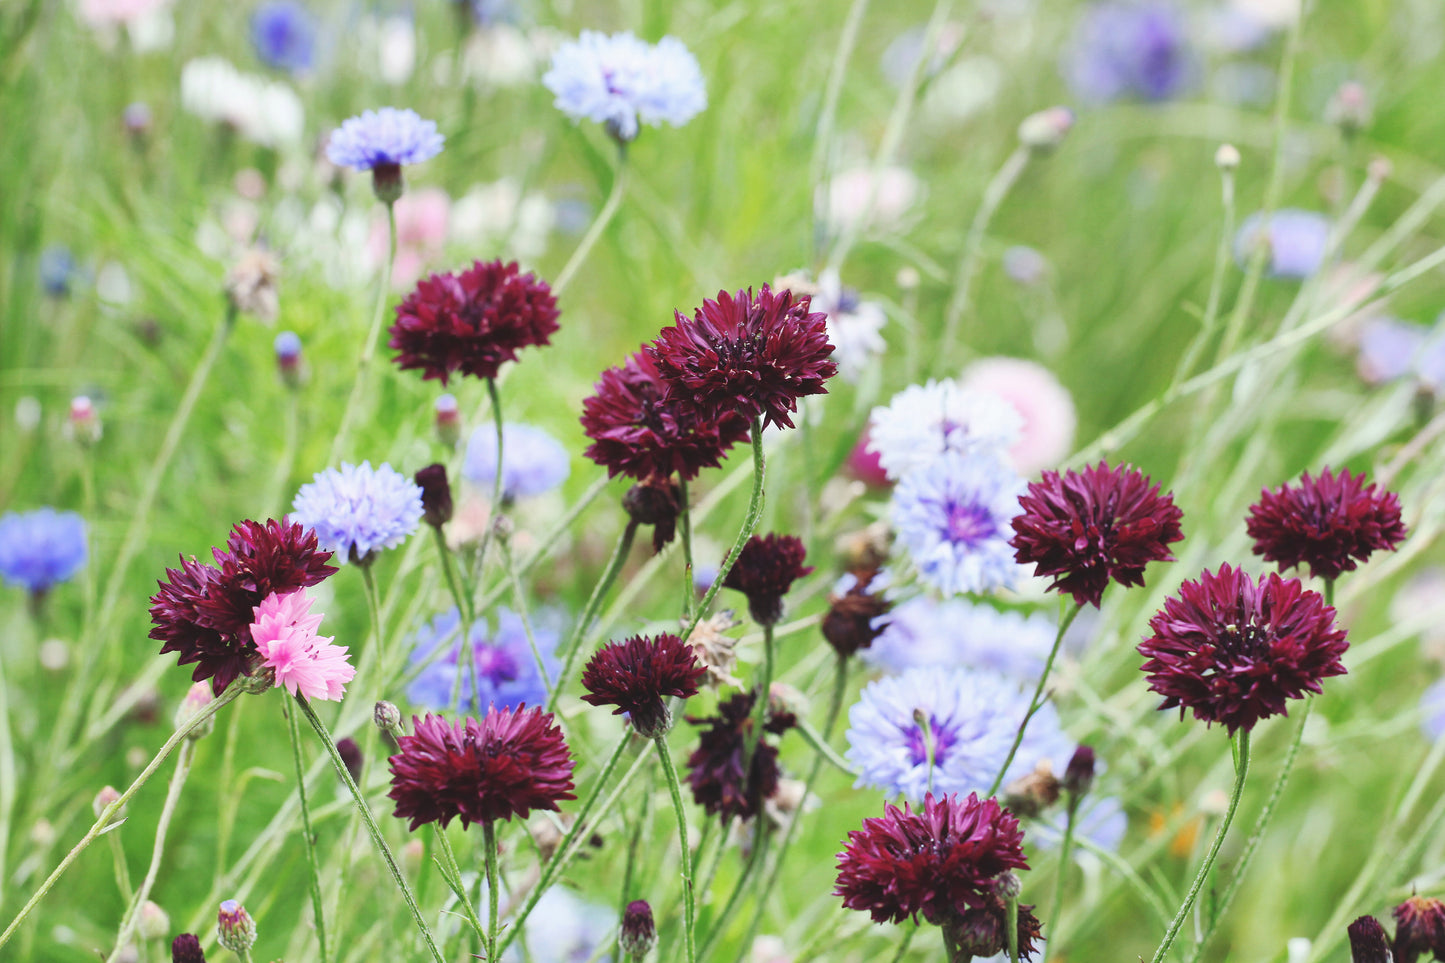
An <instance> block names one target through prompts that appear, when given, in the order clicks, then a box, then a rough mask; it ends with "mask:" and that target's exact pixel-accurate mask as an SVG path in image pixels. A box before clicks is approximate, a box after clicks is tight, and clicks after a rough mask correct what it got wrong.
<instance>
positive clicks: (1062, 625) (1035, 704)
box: [984, 602, 1083, 796]
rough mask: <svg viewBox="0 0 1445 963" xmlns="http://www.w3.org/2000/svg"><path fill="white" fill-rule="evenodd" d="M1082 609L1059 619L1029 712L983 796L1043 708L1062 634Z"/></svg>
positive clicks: (995, 785)
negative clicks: (1045, 690) (1032, 720)
mask: <svg viewBox="0 0 1445 963" xmlns="http://www.w3.org/2000/svg"><path fill="white" fill-rule="evenodd" d="M1063 604H1064V605H1067V604H1068V603H1067V602H1065V603H1063ZM1082 608H1083V606H1082V605H1079V604H1075V605H1074V607H1073V608H1072V609H1068V610H1067V611H1065V612H1064V614H1063V617H1062V618H1060V619H1059V631H1058V632H1057V634H1055V635H1054V647H1053V648H1052V649H1050V650H1049V658H1048V661H1046V662H1045V663H1044V671H1043V673H1042V674H1041V675H1040V676H1039V684H1038V685H1036V686H1034V694H1033V698H1031V699H1030V700H1029V711H1028V712H1026V713H1024V717H1023V720H1022V721H1021V722H1019V729H1018V732H1016V733H1014V744H1013V745H1012V746H1010V747H1009V751H1008V757H1007V758H1005V759H1004V761H1003V766H1002V768H1000V769H999V771H998V775H997V776H995V777H994V779H993V785H992V786H989V787H988V792H987V793H985V794H984V795H986V796H992V795H993V794H994V793H996V792H998V787H999V786H1000V785H1002V784H1003V780H1004V776H1005V775H1006V774H1007V773H1008V770H1009V766H1012V765H1013V762H1014V756H1016V755H1018V751H1019V746H1020V745H1021V744H1022V743H1023V741H1024V730H1025V729H1027V728H1028V725H1029V720H1031V719H1032V718H1033V717H1034V713H1036V712H1038V711H1039V709H1040V708H1041V707H1042V706H1043V702H1044V685H1045V684H1046V683H1047V682H1048V681H1049V672H1050V671H1052V670H1053V667H1054V659H1055V658H1056V657H1057V656H1058V654H1059V648H1060V647H1061V646H1062V645H1063V642H1064V633H1065V632H1067V631H1068V630H1069V626H1070V625H1072V624H1073V622H1074V619H1075V617H1077V616H1078V614H1079V610H1080V609H1082Z"/></svg>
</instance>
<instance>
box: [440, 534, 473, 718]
mask: <svg viewBox="0 0 1445 963" xmlns="http://www.w3.org/2000/svg"><path fill="white" fill-rule="evenodd" d="M432 534H433V535H435V536H436V544H437V552H438V553H439V554H440V555H441V557H442V572H443V573H444V574H445V575H446V580H447V587H448V588H449V589H450V590H451V593H452V601H453V602H455V603H456V606H457V620H458V622H459V627H458V631H459V632H460V633H461V638H460V639H459V640H458V642H457V671H456V675H455V676H453V677H452V701H451V706H452V708H453V709H454V710H457V711H460V707H461V704H462V656H463V654H465V655H466V658H467V674H468V675H469V676H470V677H471V686H472V705H473V706H476V707H477V711H478V712H480V711H481V704H482V694H481V689H480V687H479V684H478V682H477V660H476V653H475V652H473V651H472V648H471V638H472V623H473V622H474V621H476V617H475V616H474V615H473V614H472V597H471V595H469V594H468V593H466V592H463V591H462V584H461V581H460V580H459V579H458V578H457V568H456V564H455V561H454V559H453V558H452V550H451V549H449V548H447V537H446V536H445V535H443V534H442V530H441V529H440V528H434V529H432Z"/></svg>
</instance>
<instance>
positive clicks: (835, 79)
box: [808, 0, 929, 235]
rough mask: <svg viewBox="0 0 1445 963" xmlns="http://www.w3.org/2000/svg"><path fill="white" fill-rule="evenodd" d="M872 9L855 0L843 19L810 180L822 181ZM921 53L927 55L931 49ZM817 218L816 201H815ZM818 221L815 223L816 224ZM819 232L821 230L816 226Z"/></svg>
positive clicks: (862, 0)
mask: <svg viewBox="0 0 1445 963" xmlns="http://www.w3.org/2000/svg"><path fill="white" fill-rule="evenodd" d="M867 11H868V0H853V3H852V4H851V5H850V6H849V7H848V16H847V18H846V19H844V21H843V31H842V33H840V34H839V35H838V47H837V49H836V50H835V51H834V52H833V63H832V66H831V67H829V68H828V85H827V86H826V87H825V88H824V90H823V108H822V110H820V111H819V112H818V125H817V127H815V128H814V129H813V157H812V160H811V161H809V163H808V170H809V171H810V173H811V176H810V177H809V179H808V180H809V182H810V183H813V184H820V183H822V181H823V169H824V167H825V165H826V163H827V160H828V144H829V142H830V141H831V140H832V139H833V119H834V118H835V117H836V116H837V114H838V98H839V96H840V95H841V94H842V93H843V79H844V78H845V77H846V76H847V74H848V60H849V58H850V57H851V56H852V55H853V48H854V47H856V46H857V45H858V32H859V28H860V27H862V25H863V15H864V14H865V13H866V12H867ZM920 56H922V57H924V58H927V57H928V56H929V54H928V53H927V52H925V53H923V54H921V55H920ZM814 208H815V213H814V216H815V218H816V205H814ZM816 226H817V225H816V224H815V225H814V227H815V228H816ZM813 233H814V235H817V233H818V232H817V230H816V229H815V230H814V232H813Z"/></svg>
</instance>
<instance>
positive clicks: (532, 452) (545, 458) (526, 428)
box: [462, 424, 572, 501]
mask: <svg viewBox="0 0 1445 963" xmlns="http://www.w3.org/2000/svg"><path fill="white" fill-rule="evenodd" d="M571 473H572V462H571V458H570V457H569V456H568V454H567V449H566V448H563V447H562V443H561V442H559V441H558V440H557V439H556V438H553V437H552V436H551V435H549V434H547V432H545V431H543V430H542V429H541V428H536V427H533V426H532V425H523V424H507V425H503V426H502V498H503V500H505V501H512V500H514V499H517V498H530V497H532V496H534V495H545V494H546V493H547V492H549V491H551V490H552V489H554V488H556V487H558V486H559V485H561V484H562V483H563V482H564V481H566V480H567V476H568V475H570V474H571ZM462 477H463V478H465V479H466V480H467V481H469V482H471V483H472V484H474V485H478V486H480V487H481V488H483V489H484V490H485V491H488V492H490V491H491V490H492V486H493V485H494V484H495V483H496V479H497V431H496V429H495V428H494V427H492V426H491V425H485V426H483V427H480V428H478V429H477V430H475V431H473V432H472V437H471V439H470V440H469V441H468V442H467V457H466V461H464V462H463V463H462Z"/></svg>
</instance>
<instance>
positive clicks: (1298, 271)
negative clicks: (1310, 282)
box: [1234, 208, 1330, 279]
mask: <svg viewBox="0 0 1445 963" xmlns="http://www.w3.org/2000/svg"><path fill="white" fill-rule="evenodd" d="M1261 231H1264V233H1265V236H1264V237H1263V238H1261V236H1260V233H1261ZM1329 237H1330V222H1329V218H1327V217H1325V216H1324V215H1323V214H1317V213H1315V212H1314V211H1301V210H1296V209H1294V208H1285V209H1284V210H1279V211H1275V212H1274V213H1273V214H1271V215H1270V216H1269V221H1268V223H1267V224H1266V222H1265V220H1264V215H1263V214H1262V213H1261V212H1256V213H1254V214H1251V215H1249V217H1247V218H1245V219H1244V223H1243V224H1241V225H1240V226H1239V231H1238V233H1236V234H1235V235H1234V259H1235V261H1236V262H1238V264H1239V266H1240V267H1245V266H1246V265H1248V264H1249V259H1250V257H1251V256H1252V255H1253V254H1254V247H1255V245H1256V244H1261V243H1263V244H1267V245H1268V246H1269V260H1268V262H1267V263H1268V265H1269V266H1268V269H1267V273H1268V274H1269V276H1270V277H1272V278H1293V279H1302V278H1307V277H1309V276H1310V275H1311V274H1314V273H1315V272H1316V271H1318V270H1319V269H1320V265H1321V263H1323V261H1324V259H1325V246H1326V244H1327V242H1328V241H1329Z"/></svg>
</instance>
